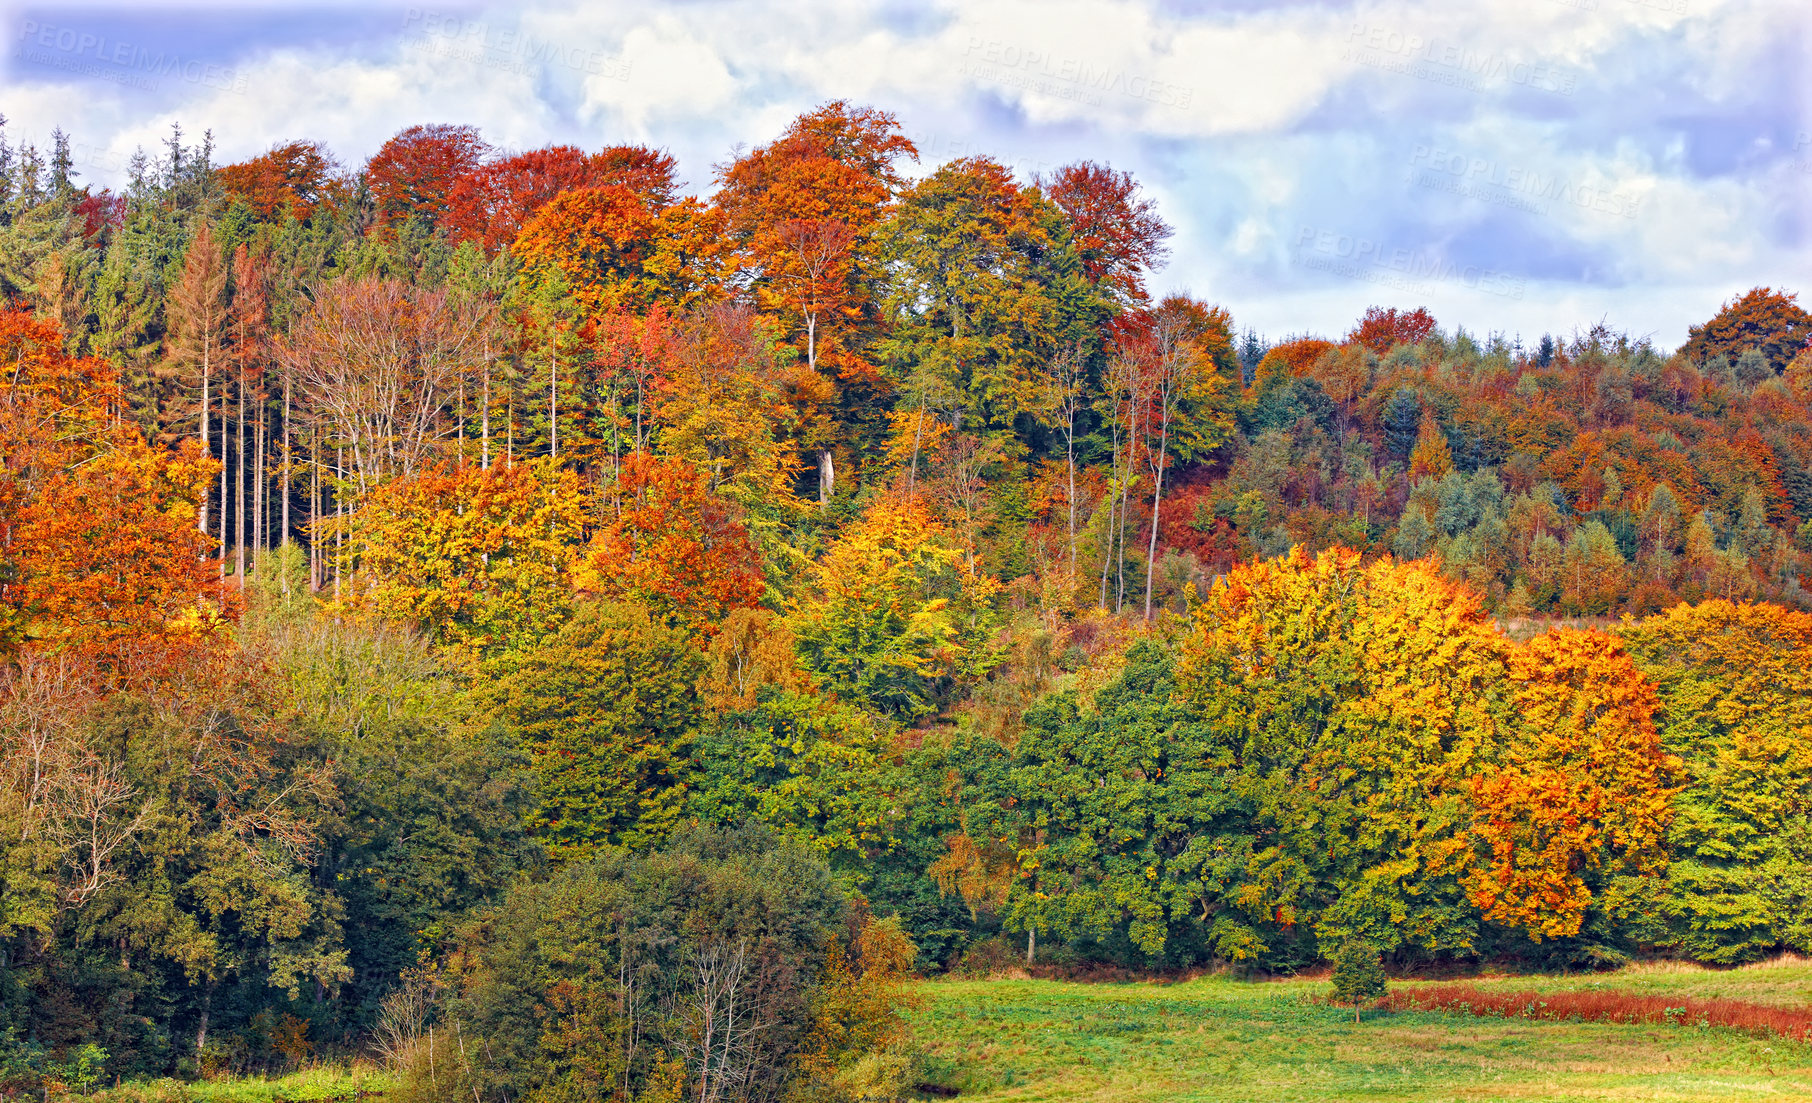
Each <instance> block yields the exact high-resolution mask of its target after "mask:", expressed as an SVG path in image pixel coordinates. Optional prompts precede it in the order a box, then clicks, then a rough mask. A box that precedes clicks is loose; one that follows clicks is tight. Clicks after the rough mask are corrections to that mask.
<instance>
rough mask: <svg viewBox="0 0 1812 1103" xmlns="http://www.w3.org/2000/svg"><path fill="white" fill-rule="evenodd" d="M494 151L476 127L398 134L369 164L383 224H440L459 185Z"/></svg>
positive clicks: (444, 125)
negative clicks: (415, 220)
mask: <svg viewBox="0 0 1812 1103" xmlns="http://www.w3.org/2000/svg"><path fill="white" fill-rule="evenodd" d="M490 152H491V147H490V146H488V145H486V144H485V141H484V139H482V138H480V137H479V136H478V128H476V127H471V126H453V125H450V124H447V123H434V124H432V125H428V126H412V127H409V128H408V129H407V130H404V131H402V132H400V133H398V134H397V136H396V137H394V138H392V139H390V140H389V141H388V142H385V143H384V145H383V147H382V148H381V149H379V150H378V151H377V153H376V154H375V155H373V157H372V158H371V160H370V161H369V162H367V163H366V165H365V173H366V178H367V180H368V182H369V183H370V186H371V196H372V199H373V201H374V202H375V203H376V204H377V217H378V223H379V224H380V225H386V226H387V225H390V224H392V223H395V222H401V221H403V220H404V219H407V218H411V217H419V218H423V219H426V220H427V221H428V222H430V223H432V224H435V225H439V223H440V221H441V218H442V216H443V215H445V214H446V213H447V208H448V204H449V200H450V199H451V197H452V195H453V190H454V187H455V185H456V184H457V183H458V182H459V180H460V178H461V177H464V176H466V175H469V174H470V173H472V172H473V171H475V170H476V169H477V168H478V166H479V165H481V164H482V163H483V162H484V160H485V158H486V156H488V155H489V154H490Z"/></svg>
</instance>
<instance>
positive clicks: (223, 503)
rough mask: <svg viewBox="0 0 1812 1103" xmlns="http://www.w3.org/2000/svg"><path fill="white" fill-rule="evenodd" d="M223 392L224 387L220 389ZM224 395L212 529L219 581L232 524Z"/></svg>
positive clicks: (224, 397)
mask: <svg viewBox="0 0 1812 1103" xmlns="http://www.w3.org/2000/svg"><path fill="white" fill-rule="evenodd" d="M221 389H222V390H225V389H226V388H225V387H222V388H221ZM226 410H227V404H226V395H224V394H223V395H221V396H220V521H219V523H218V524H216V525H215V526H214V527H215V528H216V529H218V530H220V540H219V542H218V543H219V548H220V581H222V582H225V581H226V554H227V526H228V525H229V524H231V523H232V520H233V518H232V515H231V514H230V513H228V512H227V507H228V506H229V505H230V504H231V502H230V501H229V500H228V498H227V445H228V444H229V443H230V442H231V441H232V438H231V437H229V436H228V435H227V422H226Z"/></svg>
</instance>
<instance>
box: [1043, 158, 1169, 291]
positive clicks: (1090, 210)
mask: <svg viewBox="0 0 1812 1103" xmlns="http://www.w3.org/2000/svg"><path fill="white" fill-rule="evenodd" d="M1040 184H1041V186H1042V187H1043V188H1044V193H1045V195H1046V196H1047V197H1048V198H1049V199H1050V200H1051V202H1053V203H1055V204H1057V206H1058V207H1060V208H1062V210H1063V213H1064V215H1065V216H1066V217H1067V218H1068V219H1069V223H1070V231H1071V232H1072V233H1073V234H1074V235H1075V244H1076V249H1077V251H1078V252H1080V253H1081V254H1082V266H1083V268H1084V269H1085V270H1086V271H1087V272H1088V275H1089V278H1090V279H1092V280H1094V281H1095V283H1096V284H1097V285H1098V286H1100V287H1101V288H1102V289H1103V290H1104V291H1106V293H1107V294H1108V297H1109V298H1111V299H1112V300H1113V301H1114V302H1116V303H1118V304H1119V305H1120V307H1121V309H1123V310H1138V309H1140V308H1142V307H1144V305H1145V304H1146V303H1147V302H1148V301H1149V298H1150V297H1149V296H1148V295H1147V294H1146V291H1145V273H1146V272H1148V271H1150V270H1151V269H1153V268H1155V267H1157V266H1158V265H1160V264H1162V263H1163V262H1164V259H1165V258H1166V257H1167V256H1169V253H1170V250H1169V249H1168V248H1167V247H1166V246H1165V245H1164V240H1165V239H1166V238H1168V237H1169V236H1170V235H1171V229H1170V226H1169V225H1167V224H1166V223H1165V222H1164V220H1163V219H1162V218H1159V217H1158V212H1157V204H1156V202H1154V201H1153V200H1152V199H1150V198H1148V197H1146V196H1143V195H1140V194H1139V184H1138V181H1136V180H1134V179H1133V176H1132V173H1130V172H1118V171H1116V170H1114V169H1112V168H1110V167H1108V166H1107V165H1101V164H1096V163H1095V162H1093V161H1078V162H1077V163H1075V164H1073V165H1065V166H1064V167H1062V168H1060V169H1058V170H1057V173H1056V175H1055V176H1053V177H1052V178H1051V179H1049V180H1044V181H1040Z"/></svg>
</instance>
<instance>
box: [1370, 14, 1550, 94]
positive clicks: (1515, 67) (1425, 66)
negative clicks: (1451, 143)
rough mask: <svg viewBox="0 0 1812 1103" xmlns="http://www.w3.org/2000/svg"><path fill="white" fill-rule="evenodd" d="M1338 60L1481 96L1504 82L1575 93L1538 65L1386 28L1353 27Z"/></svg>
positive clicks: (1544, 66)
mask: <svg viewBox="0 0 1812 1103" xmlns="http://www.w3.org/2000/svg"><path fill="white" fill-rule="evenodd" d="M1346 41H1347V46H1346V51H1345V53H1344V54H1343V55H1342V57H1343V60H1346V61H1349V62H1353V63H1354V64H1358V65H1364V66H1367V67H1368V68H1373V69H1382V70H1385V71H1388V72H1393V73H1402V74H1403V75H1405V76H1411V77H1415V78H1416V79H1418V80H1426V81H1432V82H1434V83H1437V84H1447V85H1451V86H1453V87H1456V88H1464V89H1466V90H1467V91H1470V92H1482V91H1484V89H1485V85H1486V84H1487V83H1494V82H1503V83H1506V84H1513V85H1518V86H1520V87H1523V88H1528V89H1530V90H1532V91H1536V92H1546V93H1549V94H1551V95H1556V96H1570V95H1572V94H1573V92H1574V89H1575V88H1577V87H1578V83H1579V79H1578V77H1576V76H1575V75H1574V74H1572V73H1570V72H1568V71H1566V70H1565V69H1562V68H1559V67H1558V66H1554V65H1549V64H1546V63H1543V62H1539V61H1514V60H1512V59H1510V58H1509V57H1507V56H1505V55H1503V54H1499V53H1487V52H1484V51H1481V50H1474V49H1470V48H1468V47H1465V46H1461V45H1459V44H1458V43H1452V42H1441V41H1439V40H1435V39H1424V38H1423V37H1422V36H1421V35H1417V34H1408V33H1405V32H1403V31H1399V30H1395V29H1393V28H1390V27H1381V26H1377V25H1374V24H1370V23H1355V24H1353V26H1352V29H1351V30H1350V31H1348V32H1347V36H1346Z"/></svg>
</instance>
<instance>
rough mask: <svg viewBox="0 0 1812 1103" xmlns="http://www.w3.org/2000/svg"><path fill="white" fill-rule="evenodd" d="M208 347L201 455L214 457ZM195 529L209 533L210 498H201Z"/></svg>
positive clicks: (203, 379)
mask: <svg viewBox="0 0 1812 1103" xmlns="http://www.w3.org/2000/svg"><path fill="white" fill-rule="evenodd" d="M208 382H209V380H208V347H207V345H206V344H203V345H202V346H201V429H200V436H201V454H202V455H204V456H208V457H210V458H211V457H212V456H213V455H214V438H213V437H212V436H210V435H209V434H208V414H209V409H208ZM195 527H196V528H197V529H198V530H200V531H201V532H206V531H208V496H207V495H206V494H203V495H202V496H201V508H199V509H197V510H196V511H195Z"/></svg>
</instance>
